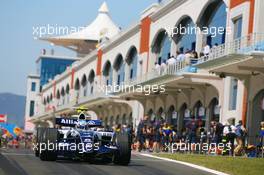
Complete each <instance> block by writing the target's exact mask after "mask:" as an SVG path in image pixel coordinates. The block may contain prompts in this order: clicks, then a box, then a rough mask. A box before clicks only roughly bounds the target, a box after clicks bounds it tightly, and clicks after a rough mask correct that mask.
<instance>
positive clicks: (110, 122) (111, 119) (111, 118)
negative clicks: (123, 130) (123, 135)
mask: <svg viewBox="0 0 264 175" xmlns="http://www.w3.org/2000/svg"><path fill="white" fill-rule="evenodd" d="M109 124H110V126H113V124H114V116H111V117H110V121H109Z"/></svg>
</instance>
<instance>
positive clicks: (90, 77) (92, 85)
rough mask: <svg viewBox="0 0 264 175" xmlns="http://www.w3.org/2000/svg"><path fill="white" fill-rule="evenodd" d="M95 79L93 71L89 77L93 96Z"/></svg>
mask: <svg viewBox="0 0 264 175" xmlns="http://www.w3.org/2000/svg"><path fill="white" fill-rule="evenodd" d="M94 78H95V73H94V70H91V71H90V73H89V76H88V82H89V89H90V90H89V91H90V94H93V90H94Z"/></svg>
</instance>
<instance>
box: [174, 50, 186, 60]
mask: <svg viewBox="0 0 264 175" xmlns="http://www.w3.org/2000/svg"><path fill="white" fill-rule="evenodd" d="M176 53H177V57H176V60H177V61H184V60H185V55H184V54H183V53H182V52H180V51H177V52H176Z"/></svg>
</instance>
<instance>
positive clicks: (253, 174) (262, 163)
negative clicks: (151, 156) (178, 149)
mask: <svg viewBox="0 0 264 175" xmlns="http://www.w3.org/2000/svg"><path fill="white" fill-rule="evenodd" d="M155 155H156V156H159V157H165V158H169V159H174V160H178V161H183V162H188V163H193V164H196V165H200V166H204V167H207V168H211V169H214V170H217V171H221V172H225V173H228V174H231V175H262V174H264V158H241V157H223V156H205V155H193V154H155Z"/></svg>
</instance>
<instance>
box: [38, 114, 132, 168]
mask: <svg viewBox="0 0 264 175" xmlns="http://www.w3.org/2000/svg"><path fill="white" fill-rule="evenodd" d="M56 125H59V126H60V129H56V128H38V129H37V135H36V147H35V148H36V149H35V155H36V156H37V157H39V158H40V159H41V160H43V161H56V160H57V159H60V158H64V159H65V158H66V159H72V160H84V161H88V162H90V163H93V162H94V161H96V160H102V161H104V162H106V163H111V162H113V163H114V164H118V165H128V164H129V162H130V159H131V137H130V134H128V133H125V132H118V133H116V132H114V131H110V130H106V129H104V128H103V127H102V122H101V121H100V120H86V117H85V115H84V114H83V113H81V114H80V115H79V117H78V118H77V119H76V118H75V119H74V118H71V119H69V118H67V119H66V118H56Z"/></svg>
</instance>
